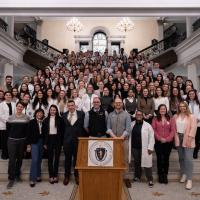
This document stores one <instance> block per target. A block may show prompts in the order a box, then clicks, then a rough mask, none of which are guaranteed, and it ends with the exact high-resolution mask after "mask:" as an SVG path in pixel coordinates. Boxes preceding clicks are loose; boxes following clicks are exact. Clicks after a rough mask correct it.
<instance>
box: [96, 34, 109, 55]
mask: <svg viewBox="0 0 200 200" xmlns="http://www.w3.org/2000/svg"><path fill="white" fill-rule="evenodd" d="M106 48H107V38H106V34H105V33H103V32H97V33H95V34H94V37H93V51H94V52H96V51H98V52H99V53H101V54H103V53H104V52H105V49H106Z"/></svg>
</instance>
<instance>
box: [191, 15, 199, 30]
mask: <svg viewBox="0 0 200 200" xmlns="http://www.w3.org/2000/svg"><path fill="white" fill-rule="evenodd" d="M192 27H193V31H196V30H197V29H199V28H200V18H198V19H197V20H196V21H195V22H194V23H193V24H192Z"/></svg>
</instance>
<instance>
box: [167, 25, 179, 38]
mask: <svg viewBox="0 0 200 200" xmlns="http://www.w3.org/2000/svg"><path fill="white" fill-rule="evenodd" d="M176 31H177V27H176V25H175V24H172V25H171V26H170V27H168V28H167V29H166V30H165V31H164V38H167V37H169V36H171V35H172V34H173V33H175V32H176Z"/></svg>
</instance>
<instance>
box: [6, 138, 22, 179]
mask: <svg viewBox="0 0 200 200" xmlns="http://www.w3.org/2000/svg"><path fill="white" fill-rule="evenodd" d="M25 143H26V142H25V139H19V140H13V139H10V138H8V154H9V162H8V179H9V180H15V178H16V177H20V174H21V172H20V170H21V166H22V160H23V157H24V147H25Z"/></svg>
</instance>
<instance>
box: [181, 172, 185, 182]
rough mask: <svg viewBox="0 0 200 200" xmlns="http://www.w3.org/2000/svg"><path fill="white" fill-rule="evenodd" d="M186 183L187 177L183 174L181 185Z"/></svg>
mask: <svg viewBox="0 0 200 200" xmlns="http://www.w3.org/2000/svg"><path fill="white" fill-rule="evenodd" d="M185 181H186V175H185V174H183V175H182V177H181V179H180V183H185Z"/></svg>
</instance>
